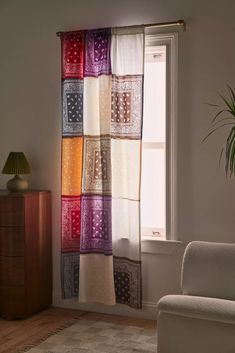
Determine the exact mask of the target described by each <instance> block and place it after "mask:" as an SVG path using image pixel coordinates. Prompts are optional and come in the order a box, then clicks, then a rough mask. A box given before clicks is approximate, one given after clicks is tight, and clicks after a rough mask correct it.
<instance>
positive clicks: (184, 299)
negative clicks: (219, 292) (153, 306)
mask: <svg viewBox="0 0 235 353" xmlns="http://www.w3.org/2000/svg"><path fill="white" fill-rule="evenodd" d="M158 310H159V313H160V312H166V313H170V314H174V315H180V316H186V317H192V318H196V319H202V320H211V321H218V322H224V323H229V324H235V302H234V301H232V300H224V299H216V298H207V297H197V296H191V295H166V296H164V297H162V298H161V299H160V301H159V302H158Z"/></svg>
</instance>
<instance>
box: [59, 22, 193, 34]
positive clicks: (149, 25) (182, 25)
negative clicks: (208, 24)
mask: <svg viewBox="0 0 235 353" xmlns="http://www.w3.org/2000/svg"><path fill="white" fill-rule="evenodd" d="M136 26H138V25H132V26H122V27H120V28H133V27H136ZM142 26H144V27H146V28H153V27H173V26H179V27H183V31H186V23H185V21H184V20H178V21H173V22H161V23H149V24H143V25H142ZM71 32H76V31H71ZM62 33H63V32H56V35H57V37H60V36H61V34H62Z"/></svg>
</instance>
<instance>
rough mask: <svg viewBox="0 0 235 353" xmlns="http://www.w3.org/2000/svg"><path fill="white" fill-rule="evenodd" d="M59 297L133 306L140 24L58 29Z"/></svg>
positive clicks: (137, 268)
mask: <svg viewBox="0 0 235 353" xmlns="http://www.w3.org/2000/svg"><path fill="white" fill-rule="evenodd" d="M61 63H62V69H61V74H62V191H61V194H62V196H61V215H62V217H61V275H62V276H61V281H62V297H63V298H72V297H77V298H78V299H79V302H81V303H84V302H98V303H103V304H108V305H114V304H115V303H122V304H127V305H129V306H131V307H133V308H141V303H142V299H141V256H140V254H141V251H140V250H141V249H140V176H141V138H142V116H143V78H144V75H143V73H144V28H143V27H142V26H140V27H133V28H131V29H130V28H128V29H125V28H105V29H95V30H84V31H73V32H64V33H62V34H61Z"/></svg>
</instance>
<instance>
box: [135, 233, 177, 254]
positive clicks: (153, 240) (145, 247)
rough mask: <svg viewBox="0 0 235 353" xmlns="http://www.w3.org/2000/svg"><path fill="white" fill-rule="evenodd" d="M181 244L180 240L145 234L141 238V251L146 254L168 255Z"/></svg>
mask: <svg viewBox="0 0 235 353" xmlns="http://www.w3.org/2000/svg"><path fill="white" fill-rule="evenodd" d="M181 245H182V241H178V240H167V239H162V238H157V237H151V236H149V237H147V236H146V237H143V238H142V240H141V252H142V253H146V254H166V255H170V254H172V253H173V252H174V251H175V249H176V248H177V247H179V246H181Z"/></svg>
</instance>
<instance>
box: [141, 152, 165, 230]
mask: <svg viewBox="0 0 235 353" xmlns="http://www.w3.org/2000/svg"><path fill="white" fill-rule="evenodd" d="M141 179H142V180H141V225H142V228H164V229H165V223H166V221H165V218H166V216H165V188H166V185H165V150H164V149H159V150H156V149H144V150H143V151H142V177H141Z"/></svg>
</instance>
